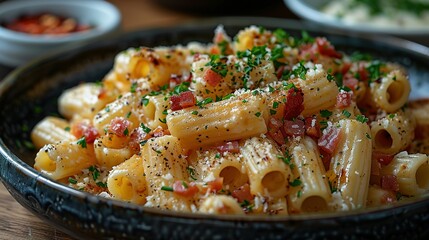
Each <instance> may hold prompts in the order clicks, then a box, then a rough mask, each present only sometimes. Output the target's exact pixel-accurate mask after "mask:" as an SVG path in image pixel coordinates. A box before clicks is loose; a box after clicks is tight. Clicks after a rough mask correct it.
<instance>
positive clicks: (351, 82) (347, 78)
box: [343, 73, 359, 91]
mask: <svg viewBox="0 0 429 240" xmlns="http://www.w3.org/2000/svg"><path fill="white" fill-rule="evenodd" d="M358 83H359V81H358V80H357V79H356V78H354V77H353V76H352V75H351V74H350V73H348V74H346V75H344V78H343V85H344V86H346V87H348V88H350V89H351V90H353V91H354V90H356V87H357V85H358Z"/></svg>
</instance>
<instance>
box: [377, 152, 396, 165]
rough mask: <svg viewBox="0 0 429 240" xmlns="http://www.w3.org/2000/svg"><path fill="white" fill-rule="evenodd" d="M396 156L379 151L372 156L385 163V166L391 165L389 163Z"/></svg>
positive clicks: (382, 163)
mask: <svg viewBox="0 0 429 240" xmlns="http://www.w3.org/2000/svg"><path fill="white" fill-rule="evenodd" d="M394 157H395V155H389V154H384V153H378V152H373V153H372V158H373V159H376V160H377V161H378V162H379V163H380V164H381V165H384V166H386V165H389V163H390V162H392V160H393V158H394Z"/></svg>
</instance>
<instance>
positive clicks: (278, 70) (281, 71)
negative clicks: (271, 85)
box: [276, 65, 286, 79]
mask: <svg viewBox="0 0 429 240" xmlns="http://www.w3.org/2000/svg"><path fill="white" fill-rule="evenodd" d="M285 69H286V66H285V65H282V66H280V67H279V68H278V69H277V72H276V74H277V78H278V79H280V78H281V77H282V76H283V72H284V71H285Z"/></svg>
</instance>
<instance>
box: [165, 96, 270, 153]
mask: <svg viewBox="0 0 429 240" xmlns="http://www.w3.org/2000/svg"><path fill="white" fill-rule="evenodd" d="M264 101H265V100H264V99H262V98H258V97H256V96H252V97H250V98H248V99H246V100H241V99H237V98H232V99H229V100H225V101H220V102H214V103H210V104H207V105H205V106H203V107H191V108H186V109H182V110H178V111H175V112H172V113H171V114H168V116H167V126H168V129H169V130H170V132H171V135H173V136H175V137H177V138H178V139H179V140H180V142H181V144H182V146H183V147H185V148H188V149H198V148H201V147H204V146H209V145H213V144H220V143H222V142H224V141H231V140H238V139H245V138H248V137H252V136H257V135H260V134H262V133H265V132H266V131H267V125H266V121H267V120H268V111H267V107H266V105H265V104H264Z"/></svg>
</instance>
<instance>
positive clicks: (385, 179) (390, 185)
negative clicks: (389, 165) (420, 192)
mask: <svg viewBox="0 0 429 240" xmlns="http://www.w3.org/2000/svg"><path fill="white" fill-rule="evenodd" d="M381 188H383V189H386V190H390V191H394V192H397V191H399V183H398V179H397V177H396V176H395V175H384V176H381Z"/></svg>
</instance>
